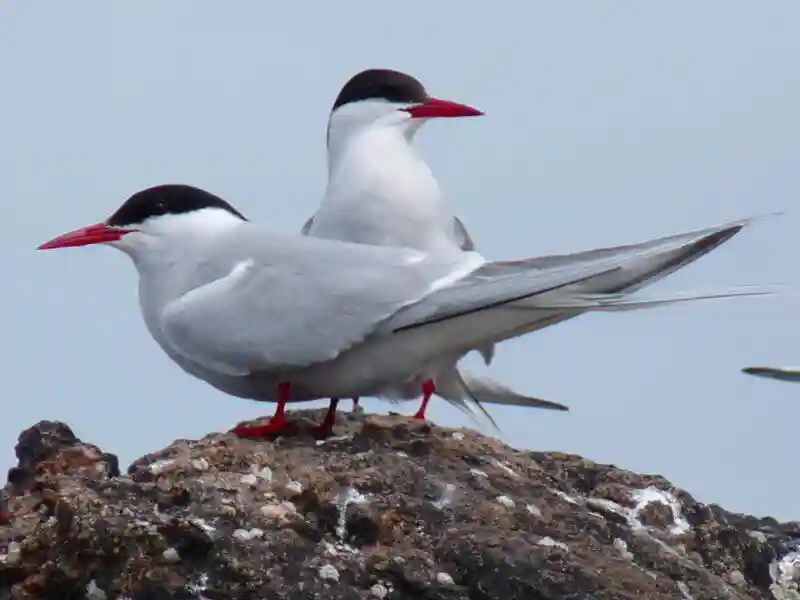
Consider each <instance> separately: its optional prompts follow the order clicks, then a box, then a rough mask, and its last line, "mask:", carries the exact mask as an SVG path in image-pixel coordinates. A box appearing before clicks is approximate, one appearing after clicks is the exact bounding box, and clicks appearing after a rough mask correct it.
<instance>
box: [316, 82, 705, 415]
mask: <svg viewBox="0 0 800 600" xmlns="http://www.w3.org/2000/svg"><path fill="white" fill-rule="evenodd" d="M481 115H483V112H482V111H481V110H479V109H477V108H474V107H472V106H468V105H465V104H460V103H458V102H453V101H450V100H441V99H439V98H437V97H434V96H432V95H431V94H430V93H429V92H428V91H427V89H426V88H425V86H424V84H423V83H422V82H421V81H419V80H418V79H417V78H415V77H413V76H412V75H409V74H407V73H404V72H401V71H397V70H393V69H384V68H376V69H366V70H363V71H361V72H359V73H357V74H355V75H353V76H352V77H351V78H350V79H349V80H348V81H347V82H346V83H345V85H344V86H343V87H342V89H341V91H340V92H339V93H338V95H337V96H336V99H335V100H334V103H333V106H332V108H331V112H330V116H329V118H328V129H327V158H328V183H327V186H326V189H325V194H324V196H323V199H322V201H321V203H320V205H319V207H318V208H317V210H316V212H315V213H314V214H313V215H312V216H311V217H310V218H309V219H308V220H307V221H306V222H305V224H304V225H303V227H302V229H301V232H302V233H304V234H305V235H309V236H314V237H322V238H327V239H336V240H341V241H348V242H358V243H364V244H375V245H387V246H401V247H408V248H414V249H417V250H421V251H424V252H442V253H452V254H460V253H470V252H476V246H475V242H474V240H473V237H472V236H471V235H470V233H469V232H468V230H467V227H466V226H465V225H464V223H463V221H462V220H461V219H460V218H459V217H457V216H456V215H455V214H454V212H453V210H452V208H451V206H450V205H449V203H448V201H447V199H446V198H445V196H444V194H443V193H442V190H441V188H440V186H439V183H438V181H437V179H436V177H435V176H434V174H433V172H432V170H431V169H430V167H429V166H428V164H427V163H426V162H425V160H424V159H423V158H422V157H421V155H420V154H419V152H418V151H417V150H416V149H415V147H414V144H413V142H414V140H415V136H416V134H417V133H418V132H419V130H420V129H421V127H422V126H423V125H424V124H425V123H427V122H428V121H429V120H430V119H435V118H440V117H445V118H456V117H477V116H481ZM700 251H701V248H699V247H698V252H700ZM701 254H702V252H700V253H699V254H697V256H700V255H701ZM684 258H685V260H686V262H684V263H682V264H680V265H666V264H665V270H664V271H663V272H661V273H656V272H654V273H652V274H651V275H652V277H663V276H665V275H666V274H668V273H669V272H671V271H673V270H675V269H676V268H678V267H680V266H682V265H683V264H687V263H688V262H690V261H691V260H694V258H693V257H692V256H686V257H684ZM637 281H638V280H635V279H634V280H632V283H631V286H633V287H628V288H619V289H618V290H616V291H618V292H626V291H633V290H634V288H635V287H636V282H637ZM582 312H584V311H581V310H572V311H569V312H562V313H561V314H553V313H552V312H550V313H547V314H545V313H542V318H541V320H540V321H539V322H538V323H535V325H534V326H535V327H536V328H542V327H545V326H549V325H554V324H556V323H560V322H562V321H564V320H566V319H568V318H571V317H575V316H578V315H579V314H581V313H582ZM475 350H477V351H478V352H479V353H480V354H481V355H482V356H483V358H484V362H485V363H486V365H489V364H491V362H492V358H493V356H494V353H495V349H494V344H486V345H485V346H483V347H481V348H475ZM461 358H462V357H457V359H456V362H453V361H452V360H450V358H449V357H447V358H445V357H439V358H437V360H436V364H431V365H426V369H425V372H426V373H432V374H433V375H432V376H431V377H425V376H421V375H420V376H418V377H415V378H413V379H411V380H408V381H403V382H392V384H391V385H389V386H387V387H386V388H385V389H382V390H381V391H380V393H379V394H378V395H379V396H381V397H383V398H387V399H389V400H392V401H400V400H411V399H415V398H418V397H419V396H420V392H421V393H422V402H421V404H420V408H419V410H418V411H417V412H416V414H415V415H414V416H415V417H416V418H425V412H426V408H427V406H428V402H429V400H430V398H431V396H432V395H433V394H434V393H436V394H438V395H439V396H441V397H443V398H444V399H445V400H447V401H448V402H450V403H451V404H452V405H454V406H455V407H457V408H459V409H461V410H462V411H464V412H465V413H467V414H468V415H469V416H470V417H471V418H473V420H477V419H476V416H477V415H476V414H475V412H474V411H473V410H472V408H471V406H470V401H471V403H474V405H475V406H476V407H477V408H478V409H480V410H481V411H482V412H483V414H484V416H486V417H487V418H488V419H489V420H490V422H491V423H492V425H493V426H494V427H495V429H498V428H497V425H496V423H495V422H494V420H493V419H492V418H491V416H490V415H489V414H488V412H487V411H486V410H485V408H484V407H483V406H482V404H484V403H494V404H507V405H517V406H528V407H538V408H549V409H556V410H568V407H567V406H565V405H563V404H559V403H555V402H550V401H547V400H542V399H540V398H536V397H532V396H526V395H523V394H520V393H519V392H516V391H514V390H512V389H511V388H509V387H507V386H505V385H504V384H502V383H500V382H498V381H495V380H493V379H492V378H490V377H488V376H482V375H478V374H475V373H471V372H469V371H468V370H467V369H464V368H462V367H459V365H458V361H459V360H460V359H461Z"/></svg>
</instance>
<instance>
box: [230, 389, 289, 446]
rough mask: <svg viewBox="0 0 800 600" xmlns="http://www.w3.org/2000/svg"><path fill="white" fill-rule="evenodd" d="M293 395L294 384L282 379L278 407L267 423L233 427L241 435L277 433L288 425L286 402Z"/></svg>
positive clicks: (232, 430)
mask: <svg viewBox="0 0 800 600" xmlns="http://www.w3.org/2000/svg"><path fill="white" fill-rule="evenodd" d="M291 395H292V384H291V382H289V381H282V382H280V383H279V384H278V408H276V409H275V414H274V415H272V418H271V419H270V420H269V423H267V424H266V425H237V426H236V427H234V428H233V429H231V433H235V434H236V435H238V436H241V437H262V436H264V435H265V434H268V433H277V432H279V431H281V430H282V429H284V428H285V427H286V416H285V411H286V403H287V402H288V401H289V398H290V397H291Z"/></svg>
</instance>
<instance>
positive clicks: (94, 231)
mask: <svg viewBox="0 0 800 600" xmlns="http://www.w3.org/2000/svg"><path fill="white" fill-rule="evenodd" d="M131 231H132V230H130V229H122V228H120V227H109V226H108V225H106V224H105V223H95V224H94V225H89V226H87V227H81V228H80V229H76V230H75V231H70V232H68V233H64V234H62V235H59V236H58V237H54V238H53V239H52V240H50V241H49V242H45V243H44V244H42V245H41V246H39V248H38V249H39V250H52V249H54V248H69V247H71V246H88V245H89V244H102V243H104V242H116V241H117V240H119V239H121V238H122V236H124V235H125V234H126V233H130V232H131Z"/></svg>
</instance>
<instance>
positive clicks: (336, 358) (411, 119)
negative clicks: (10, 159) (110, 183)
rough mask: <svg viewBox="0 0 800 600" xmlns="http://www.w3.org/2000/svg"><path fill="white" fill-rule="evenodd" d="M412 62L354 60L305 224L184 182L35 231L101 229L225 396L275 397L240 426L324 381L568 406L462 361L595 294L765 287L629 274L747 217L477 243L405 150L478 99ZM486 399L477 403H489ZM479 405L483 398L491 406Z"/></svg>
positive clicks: (177, 340)
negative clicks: (436, 83) (451, 97)
mask: <svg viewBox="0 0 800 600" xmlns="http://www.w3.org/2000/svg"><path fill="white" fill-rule="evenodd" d="M481 114H482V113H481V112H480V111H479V110H477V109H474V108H471V107H469V106H466V105H463V104H458V103H456V102H450V101H446V100H441V99H437V98H434V97H432V96H430V95H429V94H428V93H427V91H426V90H425V88H424V86H423V85H422V84H421V83H420V82H419V81H418V80H416V79H415V78H413V77H411V76H409V75H406V74H404V73H400V72H397V71H392V70H386V69H370V70H367V71H363V72H361V73H359V74H357V75H355V76H353V77H352V78H351V79H350V80H349V81H348V82H347V83H346V85H345V86H344V87H343V88H342V90H341V92H340V93H339V95H338V97H337V98H336V101H335V102H334V105H333V108H332V111H331V114H330V119H329V122H328V177H329V179H328V185H327V189H326V191H325V196H324V198H323V200H322V203H321V205H320V206H319V208H318V210H317V212H316V213H315V214H314V215H313V217H312V218H311V219H309V220H308V222H307V223H306V224H305V226H304V227H303V229H302V232H301V234H298V233H281V232H277V231H274V230H270V229H269V228H267V227H264V226H262V225H259V224H256V223H252V222H250V221H249V220H248V219H247V218H245V216H244V215H243V214H242V213H240V212H239V211H238V210H236V209H235V208H234V207H233V206H231V205H230V204H229V203H228V202H226V201H225V200H223V199H221V198H219V197H218V196H215V195H214V194H211V193H209V192H207V191H204V190H201V189H198V188H196V187H192V186H188V185H159V186H155V187H151V188H148V189H145V190H142V191H140V192H137V193H136V194H134V195H133V196H131V197H130V198H129V199H128V200H127V201H126V202H125V203H124V204H123V205H122V206H121V207H120V208H119V209H118V210H117V211H116V212H114V214H112V215H111V216H110V217H109V218H108V219H106V220H105V221H103V222H101V223H97V224H94V225H89V226H87V227H84V228H81V229H77V230H75V231H72V232H69V233H66V234H63V235H60V236H58V237H56V238H54V239H52V240H50V241H49V242H46V243H44V244H42V245H41V246H40V249H52V248H64V247H69V246H85V245H89V244H98V243H99V244H107V245H110V246H113V247H114V248H117V249H119V250H121V251H122V252H124V253H125V254H127V255H128V256H129V257H130V258H131V259H132V260H133V262H134V264H135V266H136V269H137V271H138V274H139V302H140V307H141V313H142V317H143V318H144V321H145V324H146V326H147V328H148V330H149V332H150V334H151V335H152V337H153V338H154V339H155V340H156V342H157V343H158V344H159V346H160V347H161V348H162V350H163V351H164V352H166V353H167V355H168V356H169V357H170V358H171V359H172V360H173V361H175V362H176V363H177V364H178V365H179V366H180V367H181V368H182V369H183V370H184V371H186V372H187V373H189V374H191V375H193V376H195V377H197V378H199V379H202V380H203V381H205V382H207V383H209V384H210V385H212V386H214V387H215V388H217V389H219V390H221V391H223V392H225V393H227V394H231V395H234V396H238V397H242V398H249V399H253V400H258V401H269V402H277V409H276V411H275V414H274V416H273V417H272V418H271V420H270V421H269V422H268V423H267V424H265V425H260V426H249V427H248V426H244V425H240V426H238V427H237V428H235V429H234V431H235V432H236V433H239V434H240V435H250V436H258V435H263V434H266V433H269V432H278V431H280V430H281V429H282V428H283V427H284V426H285V425H286V419H285V413H284V411H285V406H286V404H287V403H289V402H301V401H306V400H313V399H319V398H330V399H331V404H330V408H329V410H328V413H327V415H326V417H325V420H324V422H323V423H322V425H321V430H322V432H323V433H329V432H330V430H331V428H332V426H333V425H334V421H335V414H336V412H335V411H336V405H337V402H338V400H337V399H338V398H353V399H354V401H357V398H358V397H360V396H367V395H371V396H379V397H384V398H388V399H391V400H395V401H398V400H410V399H414V398H418V397H419V396H420V395H422V396H423V400H422V404H421V406H420V410H419V412H418V413H417V414H416V415H415V416H416V417H419V418H424V417H425V409H426V406H427V404H428V401H429V399H430V398H431V396H432V395H433V394H434V393H435V394H438V395H439V396H441V397H443V398H445V399H446V400H447V401H449V402H451V403H452V404H454V405H455V406H458V407H459V408H461V409H462V410H464V411H465V412H468V413H469V414H474V412H473V411H474V409H473V408H472V407H471V406H472V405H474V406H476V407H478V408H480V409H481V410H484V409H483V408H482V406H481V403H499V404H515V405H526V406H535V407H542V408H552V409H560V410H566V409H567V407H565V406H563V405H560V404H556V403H553V402H547V401H545V400H539V399H537V398H531V397H527V396H524V395H522V394H519V393H517V392H515V391H513V390H511V389H510V388H508V387H506V386H505V385H503V384H501V383H499V382H497V381H495V380H493V379H490V378H488V377H484V376H477V375H475V374H472V373H469V372H468V371H466V370H464V369H461V368H459V367H458V362H459V360H460V359H461V358H462V357H463V356H465V355H466V354H467V353H469V352H471V351H473V350H475V351H478V352H480V353H481V354H482V356H483V357H484V360H485V362H486V363H487V364H489V363H490V362H491V360H492V356H493V353H494V346H495V344H497V343H499V342H502V341H504V340H508V339H511V338H515V337H518V336H521V335H524V334H527V333H530V332H533V331H536V330H538V329H542V328H544V327H548V326H550V325H554V324H556V323H560V322H562V321H565V320H567V319H571V318H573V317H576V316H578V315H580V314H582V313H585V312H587V311H598V310H600V311H602V310H633V309H640V308H648V307H654V306H660V305H666V304H672V303H676V302H682V301H688V300H697V299H704V298H722V297H731V296H752V295H763V294H768V293H772V292H770V291H769V290H768V289H766V288H734V289H726V290H721V291H716V292H708V293H679V294H666V295H654V296H643V295H640V294H637V293H636V292H637V291H638V290H640V289H641V288H643V287H645V286H648V285H650V284H652V283H654V282H656V281H658V280H660V279H662V278H664V277H666V276H667V275H669V274H670V273H672V272H674V271H676V270H678V269H680V268H682V267H684V266H686V265H688V264H689V263H691V262H693V261H695V260H697V259H698V258H700V257H701V256H703V255H704V254H706V253H708V252H710V251H711V250H713V249H714V248H716V247H717V246H719V245H720V244H722V243H724V242H726V241H727V240H729V239H730V238H731V237H733V236H734V235H735V234H736V233H738V232H739V231H740V230H741V229H742V228H743V227H745V226H746V225H748V224H749V223H751V222H752V221H753V220H754V219H744V220H741V221H738V222H733V223H728V224H724V225H718V226H715V227H709V228H707V229H701V230H697V231H692V232H688V233H683V234H678V235H671V236H668V237H663V238H659V239H654V240H650V241H646V242H641V243H637V244H631V245H626V246H617V247H612V248H604V249H597V250H590V251H584V252H577V253H574V254H567V255H552V256H540V257H537V258H527V259H523V260H515V261H487V260H486V259H485V258H484V257H483V256H481V255H480V254H478V253H477V252H476V251H475V249H474V244H473V242H472V239H471V238H470V236H469V234H468V233H467V230H466V228H465V227H464V225H463V223H462V222H461V221H460V220H459V219H458V218H457V217H455V216H454V215H453V213H452V212H451V210H450V208H449V206H448V204H447V202H446V201H445V199H444V198H443V196H442V193H441V191H440V189H439V186H438V184H437V181H436V179H435V177H434V176H433V174H432V173H431V170H430V169H429V168H428V166H427V165H426V163H425V162H424V161H423V160H422V159H421V158H420V156H419V155H418V154H417V153H416V151H415V150H414V147H413V145H412V141H413V138H414V136H415V134H416V133H417V131H419V129H420V127H421V126H422V125H423V124H425V123H426V122H427V121H428V120H430V119H435V118H441V117H450V118H455V117H470V116H478V115H481ZM484 414H486V413H485V410H484ZM487 416H488V414H487Z"/></svg>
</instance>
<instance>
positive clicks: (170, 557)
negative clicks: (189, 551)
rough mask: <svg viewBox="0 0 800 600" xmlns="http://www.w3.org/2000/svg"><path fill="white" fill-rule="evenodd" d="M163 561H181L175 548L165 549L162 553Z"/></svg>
mask: <svg viewBox="0 0 800 600" xmlns="http://www.w3.org/2000/svg"><path fill="white" fill-rule="evenodd" d="M162 556H163V557H164V560H165V561H167V562H170V563H176V562H179V561H180V560H181V555H180V554H178V551H177V550H175V548H167V549H166V550H164V552H163V553H162Z"/></svg>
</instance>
